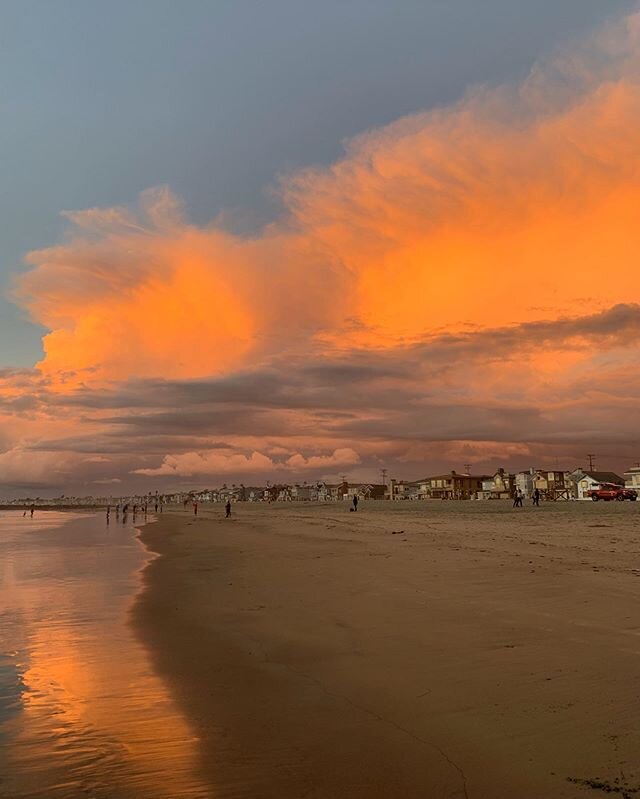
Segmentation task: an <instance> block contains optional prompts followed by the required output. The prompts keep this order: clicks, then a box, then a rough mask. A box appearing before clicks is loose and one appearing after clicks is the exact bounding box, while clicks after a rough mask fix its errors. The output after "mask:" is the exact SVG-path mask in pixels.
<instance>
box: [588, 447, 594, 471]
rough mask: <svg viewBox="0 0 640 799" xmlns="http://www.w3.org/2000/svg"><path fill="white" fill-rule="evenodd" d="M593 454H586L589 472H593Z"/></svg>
mask: <svg viewBox="0 0 640 799" xmlns="http://www.w3.org/2000/svg"><path fill="white" fill-rule="evenodd" d="M595 457H596V456H595V453H594V452H587V458H589V471H590V472H592V471H593V459H594V458H595Z"/></svg>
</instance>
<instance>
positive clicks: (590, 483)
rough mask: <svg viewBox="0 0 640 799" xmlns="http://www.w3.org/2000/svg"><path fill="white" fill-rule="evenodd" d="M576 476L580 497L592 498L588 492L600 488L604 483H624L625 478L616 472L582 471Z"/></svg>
mask: <svg viewBox="0 0 640 799" xmlns="http://www.w3.org/2000/svg"><path fill="white" fill-rule="evenodd" d="M576 478H577V479H576V487H577V492H578V499H590V497H589V495H588V493H587V492H588V491H592V490H594V489H597V488H600V487H601V486H602V485H603V484H604V483H613V484H614V485H618V486H623V485H624V479H623V478H622V477H620V475H619V474H616V473H615V472H582V474H581V475H576Z"/></svg>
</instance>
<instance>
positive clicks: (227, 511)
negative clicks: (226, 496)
mask: <svg viewBox="0 0 640 799" xmlns="http://www.w3.org/2000/svg"><path fill="white" fill-rule="evenodd" d="M224 509H225V511H226V513H225V519H228V518H229V516H231V502H230V500H227V504H226V505H225V506H224Z"/></svg>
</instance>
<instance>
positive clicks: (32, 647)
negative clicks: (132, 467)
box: [0, 511, 209, 799]
mask: <svg viewBox="0 0 640 799" xmlns="http://www.w3.org/2000/svg"><path fill="white" fill-rule="evenodd" d="M149 557H150V556H149V554H148V553H147V552H146V550H145V549H144V547H143V546H142V545H141V544H140V542H139V541H138V540H137V538H136V531H135V529H134V528H133V526H132V524H131V519H129V520H127V522H126V523H124V524H123V523H122V521H116V519H115V518H114V516H112V517H111V523H110V524H109V525H107V523H106V519H105V517H104V515H103V514H75V513H74V514H70V513H56V512H44V511H36V513H35V515H34V518H33V519H31V518H29V517H28V516H27V517H26V518H25V517H23V515H22V512H13V511H10V512H6V511H5V512H2V511H0V797H2V799H27V797H28V798H29V799H79V797H89V798H91V799H107V797H108V798H109V799H192V798H198V799H200V797H208V796H209V792H208V790H207V788H206V787H205V781H204V778H203V777H202V776H201V774H200V770H199V762H198V741H197V739H196V738H195V735H194V733H193V731H192V729H190V727H189V724H188V722H187V720H186V719H185V718H184V717H183V716H182V715H181V714H180V712H179V710H178V708H177V707H176V705H175V704H174V702H173V700H172V698H171V695H170V693H169V691H168V689H167V687H166V686H165V684H164V683H163V681H162V680H161V679H160V678H159V677H158V676H157V675H156V674H155V673H154V670H153V668H152V664H151V660H150V658H149V656H148V653H147V652H146V650H145V649H144V647H143V646H142V645H141V644H140V643H139V642H138V641H137V640H136V637H135V634H134V632H133V630H132V629H131V628H130V626H129V625H128V614H129V611H130V608H131V604H132V601H133V598H134V596H135V594H136V592H137V591H138V590H140V587H141V581H140V571H141V569H142V568H143V567H144V565H145V563H146V562H148V559H149Z"/></svg>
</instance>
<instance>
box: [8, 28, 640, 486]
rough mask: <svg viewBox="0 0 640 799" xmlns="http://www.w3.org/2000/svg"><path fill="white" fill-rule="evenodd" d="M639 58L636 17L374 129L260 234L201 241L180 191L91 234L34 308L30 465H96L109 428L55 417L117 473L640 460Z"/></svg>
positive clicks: (60, 265)
mask: <svg viewBox="0 0 640 799" xmlns="http://www.w3.org/2000/svg"><path fill="white" fill-rule="evenodd" d="M639 45H640V15H632V16H629V17H627V18H625V19H623V20H621V21H618V22H617V23H615V24H613V25H612V26H610V27H609V28H607V29H606V30H605V31H601V32H599V33H598V34H597V35H596V36H594V37H592V38H591V39H590V40H589V41H586V42H583V43H581V44H579V45H575V46H573V47H572V48H571V49H570V50H567V51H566V52H564V53H561V54H558V55H557V56H556V57H555V58H554V59H552V60H550V61H548V62H547V63H544V64H540V65H538V66H536V67H535V68H534V69H533V70H532V72H531V74H530V75H529V76H528V77H527V79H526V80H525V81H524V82H522V83H521V84H519V85H514V86H501V87H498V88H490V89H489V88H476V89H473V90H470V91H469V92H468V94H467V95H466V96H465V97H464V98H463V99H462V100H460V101H459V102H458V103H456V104H455V105H452V106H450V107H445V108H439V109H436V110H432V111H428V112H425V113H421V114H416V115H414V116H411V117H408V118H406V119H402V120H400V121H398V122H396V123H394V124H392V125H389V126H387V127H385V128H382V129H379V130H373V131H370V132H367V133H365V134H363V135H362V136H360V137H358V138H356V139H355V140H352V141H350V142H348V144H347V148H346V154H345V157H344V158H343V159H342V160H341V161H340V162H338V163H336V164H334V165H332V166H330V167H328V168H318V169H310V170H303V171H300V172H298V173H295V174H293V175H289V176H287V177H286V178H284V179H283V180H282V182H281V184H280V192H281V197H282V203H283V211H282V214H281V217H280V218H279V219H278V220H276V221H275V222H273V223H272V224H271V225H269V226H267V227H266V228H265V229H264V230H262V231H261V232H260V234H259V235H256V236H255V237H241V236H237V235H232V234H231V233H229V232H227V231H225V230H224V229H223V228H222V227H220V226H218V225H215V224H213V225H212V226H211V227H208V228H198V227H195V226H193V225H191V224H189V223H188V221H187V220H186V219H185V217H184V214H183V211H182V208H181V204H180V202H179V201H178V200H177V199H176V198H175V197H174V196H173V195H172V194H171V192H170V191H169V190H168V189H159V190H152V191H148V192H146V193H144V194H143V195H142V197H141V200H140V203H139V206H138V208H137V209H121V208H116V209H107V210H95V209H93V210H89V211H83V212H79V213H70V214H68V218H69V222H70V230H69V233H68V236H67V239H66V240H65V242H64V243H62V244H60V245H59V246H55V247H51V248H49V249H46V250H41V251H37V252H32V253H31V254H30V255H29V256H28V262H29V264H30V265H31V266H32V268H31V270H30V271H28V272H27V273H26V274H25V275H24V276H23V277H22V278H21V279H20V280H19V281H18V283H17V285H16V289H15V296H16V298H17V301H18V302H19V303H21V304H22V305H23V306H24V307H25V308H27V309H28V311H29V313H30V314H31V315H32V317H33V318H34V319H35V320H36V321H37V322H39V323H40V324H42V325H44V326H45V327H46V328H47V329H48V330H49V331H50V332H49V333H47V335H46V336H45V337H44V351H45V354H44V358H43V359H42V361H41V362H40V363H39V364H38V365H37V369H36V370H35V372H34V373H33V375H32V376H31V378H30V380H31V381H35V383H36V384H37V387H36V388H34V386H33V383H30V392H31V395H32V396H33V397H34V398H35V399H34V400H33V401H34V402H35V403H37V409H34V408H33V407H30V408H29V409H28V411H27V410H24V409H22V410H21V409H20V408H19V407H18V408H14V406H13V405H12V403H15V402H16V400H17V399H20V396H21V390H20V389H19V388H16V387H15V379H16V378H15V375H11V376H8V377H5V388H4V397H5V403H4V407H5V409H6V413H7V414H9V413H11V414H14V415H15V414H18V415H20V414H22V416H21V418H24V414H26V413H27V412H28V413H29V414H30V419H31V422H32V425H33V426H32V428H30V427H29V425H27V424H26V422H24V424H23V425H18V426H17V428H16V429H19V430H20V435H19V439H18V440H12V441H10V442H8V444H7V446H8V447H10V450H9V451H14V450H16V449H17V451H19V453H20V454H21V453H22V452H23V451H24V449H25V447H28V448H31V449H38V450H39V452H40V454H41V455H42V456H44V455H45V454H47V453H51V451H53V450H60V451H63V452H64V453H65V458H66V459H67V462H71V463H72V464H73V463H75V464H77V463H80V462H81V461H82V456H81V454H80V453H82V452H84V451H85V450H86V440H85V439H84V437H83V436H84V435H85V433H86V431H85V432H83V434H79V433H78V431H77V430H76V432H75V434H74V435H73V437H71V436H70V435H69V432H68V428H67V426H65V427H64V428H60V431H61V432H60V434H59V435H58V434H57V433H56V427H55V425H53V426H52V419H51V418H50V417H51V416H52V415H55V419H56V422H57V423H58V424H63V420H65V419H66V420H68V422H69V423H71V421H72V420H73V419H77V420H81V421H78V424H79V425H80V427H82V425H84V426H86V427H88V426H91V430H92V435H91V438H92V440H94V442H95V447H94V448H95V450H96V451H98V452H99V455H100V457H102V458H103V461H100V462H99V467H100V468H98V465H96V469H95V472H96V474H99V479H108V478H109V477H112V476H113V475H112V474H111V471H113V472H115V471H116V470H117V469H120V470H122V469H123V468H124V469H125V470H128V471H129V472H132V473H135V474H138V475H144V476H145V477H146V479H148V478H149V477H151V476H154V475H157V476H164V477H165V478H166V477H167V476H171V477H175V478H178V477H180V476H182V475H184V476H193V475H199V474H201V475H215V474H234V473H237V474H240V473H244V472H251V471H256V472H257V471H261V472H262V471H267V470H273V471H274V472H277V471H278V470H282V471H283V472H288V473H290V472H291V470H294V469H299V470H307V471H314V470H315V471H317V472H318V473H320V472H322V471H323V470H324V471H325V472H329V471H330V470H331V469H332V467H333V466H334V465H335V468H336V469H338V470H340V469H341V468H347V466H348V467H349V468H357V469H361V470H362V473H363V474H364V473H373V471H374V470H376V469H377V466H378V465H379V463H380V462H381V461H383V460H384V461H385V462H392V461H394V460H395V462H397V463H398V464H405V465H404V466H402V467H401V466H398V469H404V471H405V472H410V471H415V470H416V469H418V470H421V469H422V468H423V466H424V464H425V463H426V464H428V463H436V462H437V463H439V464H443V462H444V461H447V460H451V459H452V458H456V459H474V460H476V461H477V462H478V463H489V461H491V462H493V461H494V460H495V461H496V462H497V461H503V462H506V461H508V460H509V459H511V458H520V459H521V460H523V459H524V460H526V461H527V464H528V462H529V460H531V459H536V462H538V461H539V460H541V459H543V458H545V457H549V456H551V455H553V456H554V457H555V456H556V455H562V456H563V457H573V456H575V453H576V452H581V451H582V448H583V442H586V441H593V440H594V439H596V440H597V439H606V440H607V442H608V443H609V444H610V445H611V446H616V447H618V450H617V452H618V453H619V456H620V457H621V458H623V457H626V455H627V454H630V451H629V452H628V453H627V451H626V450H625V449H624V447H625V443H624V442H628V440H629V430H630V428H632V427H633V421H632V409H633V408H634V407H635V403H637V401H638V399H639V398H640V380H639V379H638V377H637V368H638V366H639V365H640V343H639V332H640V271H639V268H638V262H637V257H638V256H637V253H638V251H639V250H640V226H639V225H638V221H637V215H638V210H637V209H638V208H640V149H639V148H638V144H637V143H638V140H639V136H640V56H639V55H638V53H640V47H639ZM25 379H26V378H25ZM53 409H55V414H54V411H53ZM39 425H40V426H45V427H46V429H47V433H46V438H45V437H43V436H42V435H41V434H40V433H39V432H38V431H39V427H38V426H39ZM23 427H24V429H23ZM29 430H31V431H32V432H31V434H30V433H29ZM25 431H26V432H25ZM123 438H125V439H126V440H127V441H129V442H131V441H136V442H140V446H139V447H138V448H136V450H135V452H136V454H135V455H133V456H132V455H130V456H128V457H125V456H124V455H123V454H122V453H121V452H119V443H118V442H121V441H122V439H123ZM412 462H415V463H414V465H411V464H412ZM341 464H342V465H341ZM417 464H419V465H417ZM0 468H2V467H1V466H0ZM70 468H71V467H70ZM110 470H111V471H110ZM367 470H368V472H367ZM136 479H142V478H136Z"/></svg>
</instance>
